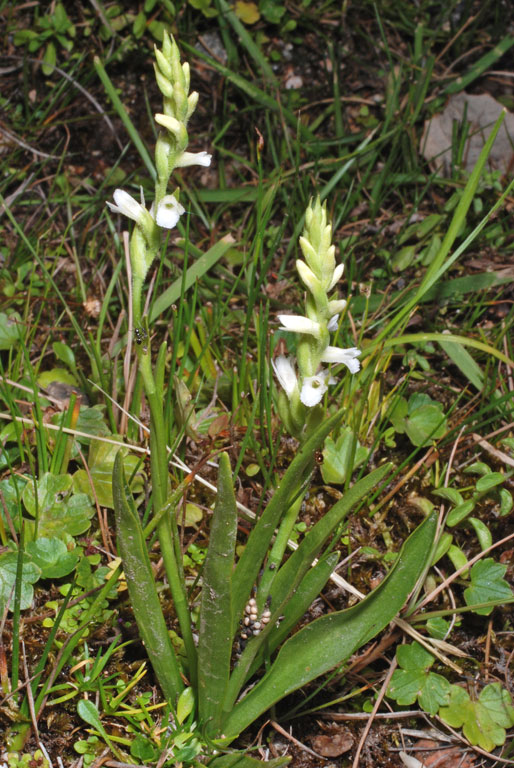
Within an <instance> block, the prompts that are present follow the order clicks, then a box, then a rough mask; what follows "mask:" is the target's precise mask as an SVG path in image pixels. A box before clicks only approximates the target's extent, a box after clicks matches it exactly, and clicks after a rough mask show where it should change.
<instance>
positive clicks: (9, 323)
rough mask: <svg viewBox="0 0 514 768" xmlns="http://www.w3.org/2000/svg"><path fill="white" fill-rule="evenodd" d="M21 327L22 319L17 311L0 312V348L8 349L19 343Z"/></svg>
mask: <svg viewBox="0 0 514 768" xmlns="http://www.w3.org/2000/svg"><path fill="white" fill-rule="evenodd" d="M22 328H23V325H22V319H21V317H20V316H19V314H18V313H17V312H13V313H12V314H10V315H6V314H5V312H0V349H10V348H11V347H13V346H14V345H15V344H19V342H20V336H21V332H22Z"/></svg>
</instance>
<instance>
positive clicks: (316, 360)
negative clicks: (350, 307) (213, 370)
mask: <svg viewBox="0 0 514 768" xmlns="http://www.w3.org/2000/svg"><path fill="white" fill-rule="evenodd" d="M331 240H332V226H331V224H330V223H328V222H327V211H326V206H325V205H321V201H320V199H319V197H318V198H317V200H316V202H315V203H314V204H312V202H311V203H310V205H309V207H308V208H307V211H306V212H305V231H304V233H303V235H302V237H300V247H301V249H302V254H303V257H304V259H305V261H302V260H301V259H298V260H297V262H296V269H297V270H298V274H299V275H300V278H301V280H302V282H303V283H304V285H305V287H306V288H307V298H306V302H305V316H303V315H279V316H278V319H279V320H280V323H281V326H280V327H281V330H284V331H290V332H292V333H297V334H299V341H298V345H297V357H296V364H297V365H298V371H299V376H297V374H296V366H295V361H294V360H293V358H291V357H284V356H280V357H278V358H277V359H276V360H275V361H274V362H273V369H274V371H275V375H276V376H277V379H278V381H279V383H280V385H281V387H282V389H281V391H280V392H279V396H278V410H279V413H280V416H281V418H282V420H283V422H284V425H285V427H286V429H287V430H288V432H290V433H291V434H292V435H294V436H295V437H298V438H301V439H304V438H305V437H306V435H307V433H308V432H310V431H311V430H312V428H313V426H314V425H315V424H316V423H318V422H319V420H320V419H321V418H322V416H323V409H322V408H321V406H320V403H321V400H322V398H323V395H324V394H325V392H326V391H327V389H328V385H329V384H334V383H335V382H336V380H335V379H334V378H332V376H331V375H330V371H329V370H328V369H326V368H323V366H322V364H323V363H342V364H343V365H345V366H346V367H347V368H348V370H349V371H350V373H356V372H357V371H358V370H359V368H360V363H359V360H358V357H359V355H360V354H361V353H360V350H359V349H357V348H356V347H351V348H349V349H341V348H339V347H333V346H330V344H329V342H330V333H331V332H332V331H335V330H337V327H338V322H339V315H340V313H341V312H342V311H343V309H344V308H345V307H346V301H344V299H337V298H330V293H331V292H332V290H333V289H334V287H335V286H336V284H337V282H338V281H339V280H340V279H341V277H342V274H343V270H344V265H343V264H338V265H336V260H335V246H334V245H332V243H331Z"/></svg>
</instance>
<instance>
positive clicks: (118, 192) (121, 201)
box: [107, 189, 148, 222]
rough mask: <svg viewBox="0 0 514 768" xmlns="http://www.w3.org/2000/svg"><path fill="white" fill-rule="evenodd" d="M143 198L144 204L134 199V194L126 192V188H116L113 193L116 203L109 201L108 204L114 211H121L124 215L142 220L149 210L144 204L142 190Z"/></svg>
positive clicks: (135, 219) (137, 220)
mask: <svg viewBox="0 0 514 768" xmlns="http://www.w3.org/2000/svg"><path fill="white" fill-rule="evenodd" d="M141 197H142V199H143V205H142V204H141V203H138V202H137V200H134V198H133V197H132V195H129V193H128V192H125V190H124V189H115V190H114V193H113V198H114V203H110V202H109V201H107V205H108V206H109V208H110V209H111V211H113V213H121V214H123V216H128V218H129V219H133V220H134V221H136V222H140V221H141V219H142V218H143V217H144V215H145V214H146V213H148V212H147V210H146V208H145V206H144V198H143V193H142V192H141Z"/></svg>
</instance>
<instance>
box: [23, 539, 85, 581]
mask: <svg viewBox="0 0 514 768" xmlns="http://www.w3.org/2000/svg"><path fill="white" fill-rule="evenodd" d="M27 554H28V555H29V556H30V558H31V560H32V562H34V563H36V565H37V566H39V568H40V569H41V575H42V578H44V579H60V578H61V577H62V576H67V575H68V573H71V572H72V571H73V569H74V568H75V566H76V565H77V563H78V561H79V555H78V553H77V552H68V549H67V547H66V544H65V543H64V542H63V541H61V539H58V538H57V537H55V536H54V537H52V538H51V539H48V538H46V536H41V537H38V538H37V540H36V541H30V542H29V543H28V544H27Z"/></svg>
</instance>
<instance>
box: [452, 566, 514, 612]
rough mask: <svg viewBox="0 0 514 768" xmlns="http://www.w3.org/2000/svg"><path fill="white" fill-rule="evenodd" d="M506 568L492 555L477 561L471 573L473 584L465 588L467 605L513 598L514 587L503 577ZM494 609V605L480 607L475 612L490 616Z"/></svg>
mask: <svg viewBox="0 0 514 768" xmlns="http://www.w3.org/2000/svg"><path fill="white" fill-rule="evenodd" d="M506 570H507V566H506V565H502V564H501V563H497V562H496V561H495V560H493V558H492V557H488V558H486V559H485V560H479V561H478V563H475V565H474V566H473V567H472V569H471V574H470V575H471V586H469V587H468V588H467V589H465V590H464V600H465V601H466V605H470V606H473V605H478V604H479V603H487V602H489V601H490V600H496V601H498V604H501V603H502V602H503V601H504V600H506V599H509V598H512V596H513V592H512V589H511V588H510V586H509V585H508V584H507V582H506V581H505V579H504V578H503V576H504V575H505V572H506ZM492 610H493V608H492V606H491V607H489V608H478V609H477V610H476V611H475V613H478V614H479V615H481V616H488V615H489V614H490V613H491V611H492Z"/></svg>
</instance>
